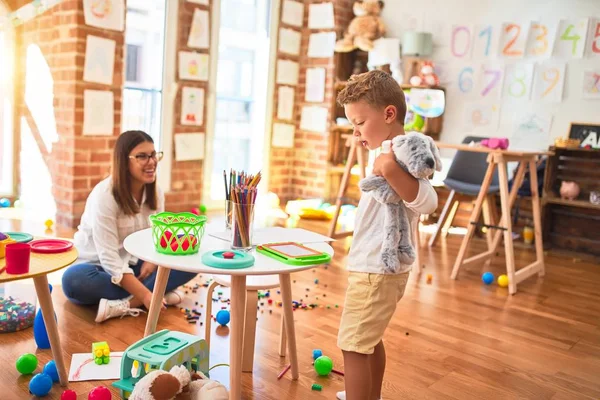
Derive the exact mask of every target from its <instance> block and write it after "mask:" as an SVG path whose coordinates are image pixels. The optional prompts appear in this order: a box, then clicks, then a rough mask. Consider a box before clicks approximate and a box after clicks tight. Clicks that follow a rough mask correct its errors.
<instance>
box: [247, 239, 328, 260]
mask: <svg viewBox="0 0 600 400" xmlns="http://www.w3.org/2000/svg"><path fill="white" fill-rule="evenodd" d="M256 251H257V252H259V253H261V254H264V255H266V256H268V257H271V258H274V259H276V260H279V261H281V262H282V263H285V264H290V265H316V264H326V263H328V262H330V261H331V256H330V255H329V254H327V253H323V252H321V251H318V250H315V249H311V248H309V247H306V246H303V245H301V244H299V243H294V242H285V243H269V244H263V245H260V246H257V247H256Z"/></svg>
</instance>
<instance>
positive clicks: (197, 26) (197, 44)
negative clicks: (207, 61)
mask: <svg viewBox="0 0 600 400" xmlns="http://www.w3.org/2000/svg"><path fill="white" fill-rule="evenodd" d="M208 28H209V25H208V11H206V10H200V9H199V8H196V9H195V10H194V17H193V18H192V27H191V28H190V36H189V37H188V43H187V45H188V47H193V48H196V49H208V47H209V42H210V33H209V30H208Z"/></svg>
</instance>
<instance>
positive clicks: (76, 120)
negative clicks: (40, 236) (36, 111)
mask: <svg viewBox="0 0 600 400" xmlns="http://www.w3.org/2000/svg"><path fill="white" fill-rule="evenodd" d="M26 3H29V2H23V1H15V2H13V3H12V4H10V6H11V7H12V9H16V8H18V7H20V6H22V5H23V4H26ZM88 34H91V35H97V36H101V37H103V38H107V39H112V40H115V42H116V49H115V53H116V54H115V63H114V73H113V82H112V84H110V85H101V84H95V83H89V82H84V81H83V68H84V62H85V49H86V40H87V35H88ZM16 37H17V46H16V58H17V68H16V69H17V71H18V72H17V75H16V77H15V78H16V79H15V84H16V85H15V86H16V88H15V89H16V93H17V99H16V104H17V107H16V108H17V113H18V115H19V116H22V117H24V119H25V120H26V123H27V125H28V128H29V129H30V130H31V132H32V134H33V136H34V138H35V139H36V142H37V144H38V147H39V148H40V152H41V153H42V154H43V156H44V159H45V162H46V165H47V166H48V170H49V172H50V175H51V177H52V194H53V196H54V198H55V200H56V206H57V215H56V223H57V224H60V225H65V226H71V227H76V226H77V224H78V222H79V218H80V216H81V214H82V213H83V209H84V206H85V201H86V198H87V196H88V194H89V192H90V191H91V189H92V188H93V187H94V186H95V185H96V184H97V183H98V182H99V181H100V180H102V179H103V178H104V177H106V176H107V175H108V173H109V168H110V155H111V149H112V148H113V147H114V143H115V141H116V136H117V135H118V134H119V133H120V129H121V128H120V125H121V124H120V121H121V93H122V86H123V74H122V70H123V43H124V33H123V32H117V31H109V30H103V29H98V28H95V27H91V26H87V25H85V21H84V16H83V2H81V1H77V0H65V1H63V2H61V3H59V4H58V5H56V6H54V7H52V8H51V9H49V10H47V11H45V12H44V13H43V14H41V15H39V16H37V17H36V18H33V19H32V20H30V21H27V22H25V23H24V24H22V25H19V26H18V27H17V28H16ZM30 46H38V47H39V49H40V51H41V53H42V55H43V57H44V59H45V61H46V62H47V64H48V67H49V69H50V73H51V75H52V80H53V95H54V117H55V120H56V131H57V133H58V142H57V143H54V144H53V146H52V152H51V153H47V152H46V151H45V145H44V143H43V141H42V135H43V130H44V129H46V128H47V127H44V126H38V124H39V123H40V122H41V121H36V120H35V119H34V117H33V116H32V114H31V112H30V110H29V109H28V107H27V105H26V103H25V101H24V98H23V93H24V92H25V82H26V80H27V77H26V73H25V66H26V62H27V49H28V48H29V47H30ZM86 89H94V90H110V91H112V92H113V95H114V130H113V132H112V134H113V136H112V137H110V136H82V130H83V93H84V90H86ZM15 128H16V129H18V124H16V126H15ZM15 165H18V164H17V163H15Z"/></svg>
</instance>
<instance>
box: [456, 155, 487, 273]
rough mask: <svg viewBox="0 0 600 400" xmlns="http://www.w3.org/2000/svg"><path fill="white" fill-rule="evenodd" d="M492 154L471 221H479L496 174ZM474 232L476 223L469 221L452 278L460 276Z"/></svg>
mask: <svg viewBox="0 0 600 400" xmlns="http://www.w3.org/2000/svg"><path fill="white" fill-rule="evenodd" d="M490 158H491V156H488V168H487V170H486V171H485V176H484V178H483V182H482V183H481V189H480V190H479V194H478V195H477V200H476V201H475V207H474V208H473V212H472V213H471V219H470V222H475V223H476V222H477V221H479V217H480V216H481V205H482V204H483V199H484V197H485V196H486V195H487V191H488V189H489V187H490V183H491V182H492V178H493V175H494V168H495V167H496V165H495V163H494V161H493V160H491V159H490ZM473 233H475V225H474V224H471V223H469V226H468V228H467V234H466V235H465V237H464V238H463V241H462V243H461V245H460V250H459V251H458V255H457V256H456V261H455V262H454V267H453V268H452V274H451V275H450V277H451V278H452V279H456V277H457V276H458V270H459V269H460V267H461V265H462V263H463V260H464V259H465V256H466V254H467V249H468V248H469V242H470V241H471V238H472V237H473Z"/></svg>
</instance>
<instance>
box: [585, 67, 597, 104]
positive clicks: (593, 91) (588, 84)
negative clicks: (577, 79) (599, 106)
mask: <svg viewBox="0 0 600 400" xmlns="http://www.w3.org/2000/svg"><path fill="white" fill-rule="evenodd" d="M582 95H583V96H582V97H583V98H584V99H600V68H599V69H596V70H586V71H583V88H582Z"/></svg>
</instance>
